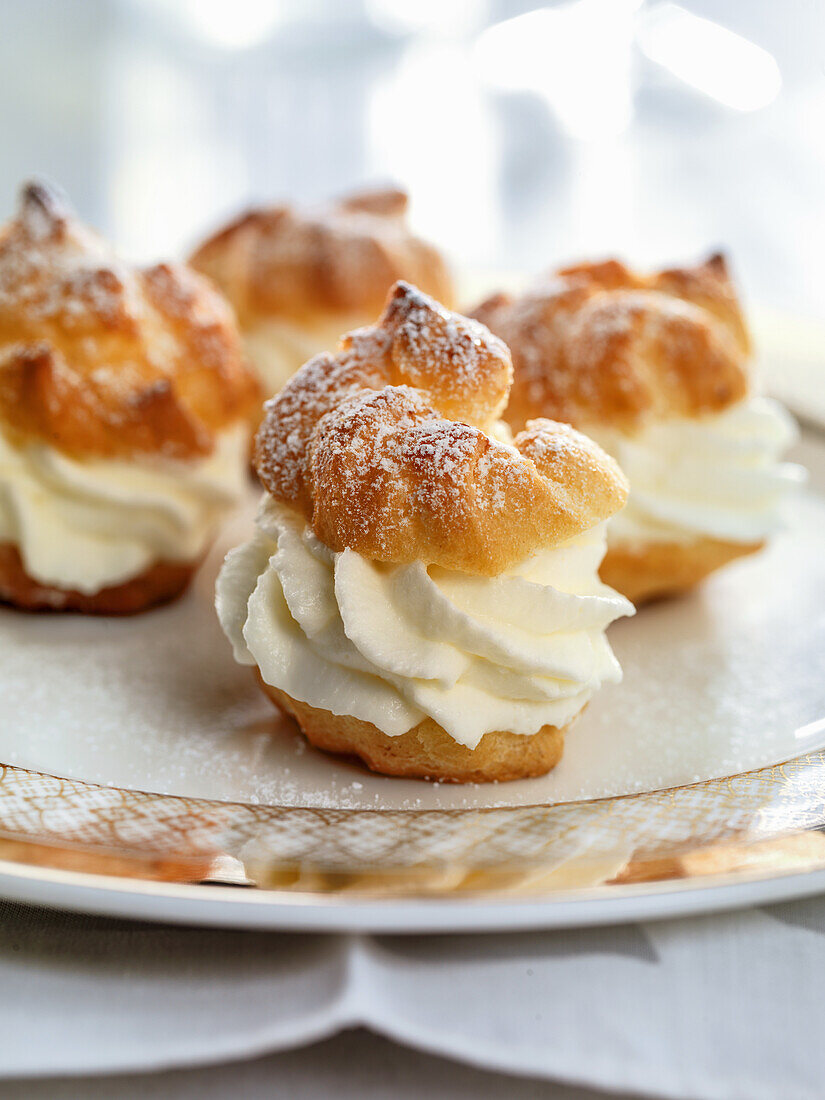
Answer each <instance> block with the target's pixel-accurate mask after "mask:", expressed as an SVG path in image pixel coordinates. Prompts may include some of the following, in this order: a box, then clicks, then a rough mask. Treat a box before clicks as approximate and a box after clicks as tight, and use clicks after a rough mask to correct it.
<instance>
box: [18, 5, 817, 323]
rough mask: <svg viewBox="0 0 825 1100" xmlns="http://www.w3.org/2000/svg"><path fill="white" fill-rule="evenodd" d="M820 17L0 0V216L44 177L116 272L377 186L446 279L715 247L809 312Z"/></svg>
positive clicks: (761, 284)
mask: <svg viewBox="0 0 825 1100" xmlns="http://www.w3.org/2000/svg"><path fill="white" fill-rule="evenodd" d="M824 45H825V4H823V3H820V2H818V0H783V2H781V3H780V2H778V0H738V2H737V0H717V2H712V0H701V2H693V0H683V2H682V3H680V4H678V5H677V4H675V3H672V2H670V0H646V2H641V0H568V2H565V3H555V4H548V5H544V6H542V5H540V4H538V3H537V0H532V2H531V0H476V2H467V0H0V72H2V79H1V80H0V88H2V110H0V206H1V207H2V213H3V216H4V217H5V216H6V215H7V214H9V213H10V212H11V210H12V208H13V204H14V201H15V192H16V189H17V187H18V184H19V182H20V181H21V180H22V179H24V178H25V177H27V176H29V175H30V174H31V173H34V172H39V173H45V174H47V175H49V176H51V177H53V178H54V179H55V180H57V181H59V182H60V183H62V184H63V186H64V187H65V188H66V189H67V190H68V191H69V193H70V195H71V196H72V198H73V200H74V202H75V204H76V206H77V207H78V209H79V210H80V212H81V213H82V215H83V217H84V218H86V219H87V220H89V221H91V222H92V223H94V224H96V225H97V226H98V227H99V228H100V229H101V230H103V232H104V233H106V234H107V235H109V236H110V237H111V238H112V239H113V240H114V241H115V242H116V244H117V245H118V246H119V247H120V248H121V249H122V250H124V251H125V252H126V253H127V254H128V255H130V256H132V257H134V258H136V259H140V260H149V259H157V258H161V257H163V256H173V255H182V254H185V252H186V250H187V249H188V248H189V247H190V246H191V245H192V244H193V243H195V242H196V241H197V240H198V238H199V237H200V236H201V235H202V234H203V233H204V232H205V231H206V230H208V229H210V228H212V227H214V226H216V225H217V224H218V223H219V222H220V221H221V219H222V218H224V217H225V216H226V215H228V214H230V213H234V212H236V211H237V210H238V209H239V208H242V207H244V206H245V205H247V204H249V203H250V202H253V201H257V200H276V199H284V198H288V199H294V200H299V201H311V200H316V199H320V198H323V197H325V196H328V195H330V194H334V193H337V192H340V191H343V190H346V189H347V188H350V187H353V186H356V185H359V184H363V183H367V182H375V181H386V180H393V181H396V182H398V183H400V184H402V185H404V186H405V187H406V188H407V189H408V190H409V191H410V192H411V194H412V198H413V210H412V219H413V223H414V224H415V226H416V228H418V229H419V230H420V231H421V232H422V233H424V234H426V235H428V236H429V237H431V238H432V239H433V240H435V241H436V242H438V243H439V244H441V245H442V246H443V247H444V248H445V249H446V250H447V251H448V253H449V254H450V256H451V257H452V259H453V261H454V262H455V264H456V265H457V266H459V267H463V268H466V269H468V270H474V271H477V272H478V271H508V272H509V271H525V272H532V271H536V270H540V269H542V268H545V267H548V266H549V265H551V264H555V263H557V262H561V261H569V260H574V259H579V258H583V257H598V256H602V255H605V254H608V253H616V254H619V255H621V256H623V257H624V258H626V259H628V260H630V261H632V262H635V263H639V264H647V263H652V262H657V261H663V262H666V263H672V262H676V261H681V260H687V259H691V258H694V257H697V256H699V255H700V254H702V253H703V252H704V251H706V250H707V249H709V248H712V247H716V246H723V247H724V248H726V249H728V250H729V251H730V253H731V255H732V258H733V261H734V270H735V272H736V274H737V277H738V278H739V280H740V282H741V283H742V284H743V285H744V287H745V290H746V292H747V294H748V297H749V298H750V299H751V301H757V302H759V303H763V304H766V305H770V306H773V307H775V308H781V309H785V310H789V311H792V312H794V313H795V314H797V315H802V316H807V317H809V318H816V317H818V316H820V315H822V313H823V307H825V278H823V275H824V274H825V186H824V184H825V67H824V66H825V62H824V61H823V58H825V51H824V50H823V46H824Z"/></svg>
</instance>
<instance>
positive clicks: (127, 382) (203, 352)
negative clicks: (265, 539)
mask: <svg viewBox="0 0 825 1100" xmlns="http://www.w3.org/2000/svg"><path fill="white" fill-rule="evenodd" d="M259 401H260V391H259V387H258V383H257V380H256V379H255V377H254V375H253V374H252V373H251V372H250V371H249V369H248V368H247V367H246V365H245V364H244V361H243V357H242V349H241V344H240V337H239V336H238V333H237V331H236V329H235V327H234V321H233V319H232V317H231V311H230V310H229V307H228V306H227V305H226V303H225V302H224V301H223V300H222V299H221V297H220V296H219V295H218V294H217V293H216V292H215V291H214V290H213V289H212V288H211V287H210V286H209V284H208V283H207V281H206V280H205V279H203V278H202V277H201V276H199V275H196V274H195V273H194V272H191V271H189V270H187V269H186V268H184V267H179V266H175V265H170V264H158V265H157V266H155V267H150V268H147V269H145V270H143V269H141V270H138V269H135V268H132V267H129V266H127V265H126V264H124V263H123V262H121V261H120V260H118V259H117V258H116V257H115V256H114V255H113V254H112V253H111V252H110V250H109V249H108V248H107V246H106V245H105V244H104V243H103V241H101V240H100V238H98V237H97V236H96V235H95V234H94V233H92V232H91V231H89V230H88V229H86V228H85V227H83V226H82V225H80V224H79V223H78V222H77V220H76V219H75V217H74V216H73V214H72V212H71V210H70V209H69V208H68V206H67V204H66V202H65V199H64V198H63V197H62V195H61V194H60V193H59V192H58V191H57V190H55V189H54V188H52V187H50V186H48V185H46V184H43V183H31V184H29V185H28V186H26V187H25V188H24V189H23V192H22V198H21V204H20V209H19V212H18V214H17V217H16V218H15V219H14V220H12V221H11V222H9V223H8V224H7V225H5V226H4V227H2V228H0V600H2V601H4V602H6V603H10V604H14V605H16V606H18V607H20V608H26V609H30V610H40V609H49V610H67V611H69V610H70V611H81V612H87V613H92V614H127V613H131V612H136V611H141V610H143V609H144V608H146V607H149V606H151V605H153V604H157V603H162V602H164V601H167V600H170V599H172V598H174V597H175V596H177V595H178V594H179V593H180V592H182V591H183V589H184V588H185V587H186V585H187V584H188V582H189V580H190V578H191V576H192V574H193V572H194V569H195V567H196V565H197V564H198V562H199V561H200V559H201V558H202V556H203V554H204V553H205V551H206V549H207V547H208V545H209V542H210V539H211V536H212V534H213V531H214V529H215V527H216V524H217V523H218V522H219V521H220V520H221V519H222V517H223V516H224V515H225V514H226V512H227V510H228V509H229V508H231V507H232V506H233V505H234V504H235V503H236V501H237V500H238V498H239V496H240V494H241V492H242V489H243V486H244V480H245V478H246V476H247V473H246V471H247V461H248V454H249V439H250V436H251V432H252V427H253V424H254V418H255V416H256V414H257V410H258V408H259Z"/></svg>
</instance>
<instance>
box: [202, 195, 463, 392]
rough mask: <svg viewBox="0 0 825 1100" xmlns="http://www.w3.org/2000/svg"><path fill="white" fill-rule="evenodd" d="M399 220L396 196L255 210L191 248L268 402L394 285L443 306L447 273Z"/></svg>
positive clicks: (373, 312) (400, 200)
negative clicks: (406, 284) (222, 299)
mask: <svg viewBox="0 0 825 1100" xmlns="http://www.w3.org/2000/svg"><path fill="white" fill-rule="evenodd" d="M406 212H407V196H406V195H405V194H404V192H403V191H398V190H382V191H369V192H363V193H359V194H354V195H351V196H349V197H347V198H342V199H338V200H336V201H334V202H330V203H327V204H326V205H324V206H320V207H318V208H316V209H307V210H296V209H293V208H292V207H288V206H278V207H271V208H268V209H259V210H253V211H251V212H249V213H247V214H244V215H243V216H242V217H240V218H238V219H237V220H236V221H234V222H232V223H231V224H229V225H228V226H226V227H225V228H223V229H221V230H220V231H219V232H218V233H216V234H215V235H214V236H212V237H210V238H209V240H207V241H205V242H204V244H202V245H201V246H200V248H198V249H197V251H196V252H195V253H194V255H193V256H192V260H191V263H192V265H193V266H194V267H195V268H196V269H197V270H199V271H201V272H203V273H204V274H205V275H208V276H209V277H210V278H211V279H213V280H214V281H215V282H216V283H217V285H218V286H219V287H220V289H221V290H222V291H223V292H224V294H225V295H226V296H227V298H228V299H229V301H230V302H231V303H232V306H233V307H234V309H235V312H236V314H237V317H238V321H239V324H240V326H241V331H242V333H243V336H244V340H245V342H246V348H247V352H248V354H249V357H250V359H251V361H252V363H253V364H254V365H255V367H256V369H257V371H258V373H259V376H260V378H261V382H262V383H263V386H264V389H265V390H266V391H267V393H268V394H271V393H276V392H277V391H278V390H279V389H280V388H281V387H282V386H283V385H284V383H285V382H286V381H287V379H288V378H289V377H290V376H291V375H293V374H294V373H295V371H296V370H297V369H298V368H299V367H300V366H302V365H303V364H304V363H305V362H306V361H307V360H308V359H310V358H312V356H313V355H316V354H318V352H321V351H329V350H332V349H334V348H335V347H337V345H338V339H339V337H340V335H341V333H342V332H349V331H350V330H351V329H355V328H359V327H360V326H361V325H366V324H369V323H371V322H372V321H374V320H375V318H376V317H377V316H378V314H379V313H380V311H381V308H382V307H383V304H384V299H385V298H386V296H387V291H388V290H389V288H390V287H391V286H392V284H393V283H394V282H395V281H396V280H397V279H408V280H409V281H410V282H413V283H415V284H416V285H417V286H420V287H421V288H422V289H423V290H425V291H426V292H428V293H430V294H433V295H434V296H435V297H437V298H438V299H439V300H440V301H443V302H446V303H447V304H448V305H449V304H450V302H451V299H452V296H453V294H452V283H451V279H450V274H449V271H448V270H447V266H446V264H445V263H444V260H443V258H442V257H441V255H440V253H439V252H438V251H437V250H436V249H435V248H434V247H433V246H432V245H430V244H427V243H426V242H424V241H422V240H420V239H419V238H418V237H416V236H414V235H413V234H412V233H411V232H410V229H409V227H408V225H407V221H406Z"/></svg>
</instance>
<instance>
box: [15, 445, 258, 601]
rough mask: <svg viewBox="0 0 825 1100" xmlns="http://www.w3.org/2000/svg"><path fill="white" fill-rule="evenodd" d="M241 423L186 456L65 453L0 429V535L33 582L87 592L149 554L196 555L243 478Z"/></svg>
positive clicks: (127, 574) (130, 570) (154, 557)
mask: <svg viewBox="0 0 825 1100" xmlns="http://www.w3.org/2000/svg"><path fill="white" fill-rule="evenodd" d="M248 452H249V429H248V427H247V426H246V425H245V424H244V425H238V426H234V427H232V428H231V429H229V430H226V431H224V432H222V433H220V434H219V435H218V439H217V444H216V446H215V449H214V451H213V452H212V454H210V455H209V456H208V457H206V458H204V459H201V460H198V461H195V462H176V461H162V460H151V461H150V460H148V459H147V460H144V461H142V462H137V461H128V462H127V461H122V460H103V459H86V460H78V459H74V458H70V457H69V456H67V455H64V454H62V453H61V452H60V451H57V450H55V449H54V448H53V447H49V446H47V445H45V444H42V443H36V442H33V443H29V444H27V445H24V446H22V447H18V446H14V445H12V443H11V442H10V441H9V440H8V439H7V438H6V437H4V435H3V434H2V432H0V543H12V544H13V545H14V546H16V547H18V549H19V552H20V556H21V558H22V560H23V565H24V566H25V569H26V572H27V573H28V574H29V576H30V577H33V578H34V579H35V580H36V581H38V582H40V583H41V584H47V585H55V586H58V587H60V588H65V589H74V590H76V591H79V592H83V593H86V594H94V593H95V592H99V591H100V590H101V589H102V588H106V587H108V586H110V585H116V584H120V583H122V582H125V581H127V580H129V579H130V578H132V577H135V576H137V575H138V574H140V573H142V572H143V571H144V570H145V569H147V568H148V567H149V566H151V565H153V564H154V563H155V562H158V561H180V562H188V561H195V560H197V558H199V557H200V555H201V554H202V553H203V551H204V550H205V549H206V546H207V544H208V543H209V541H210V539H211V537H212V535H213V533H214V529H215V527H216V525H217V523H218V522H219V521H220V519H221V518H222V517H223V516H224V514H225V513H226V511H227V510H228V509H229V508H230V507H232V506H233V505H234V504H236V503H237V502H238V500H240V498H241V494H242V492H243V489H244V485H245V482H246V479H247V477H248V465H247V456H248Z"/></svg>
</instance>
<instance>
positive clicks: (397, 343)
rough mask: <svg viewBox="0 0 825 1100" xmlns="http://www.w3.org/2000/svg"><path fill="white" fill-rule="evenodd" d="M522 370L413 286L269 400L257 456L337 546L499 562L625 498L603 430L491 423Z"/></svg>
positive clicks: (270, 485) (577, 528)
mask: <svg viewBox="0 0 825 1100" xmlns="http://www.w3.org/2000/svg"><path fill="white" fill-rule="evenodd" d="M511 379H512V367H511V362H510V354H509V352H508V350H507V348H506V346H505V345H504V344H503V343H502V342H501V340H499V339H497V338H496V337H495V336H493V335H492V334H491V333H490V332H489V331H488V330H487V329H486V328H485V327H484V326H483V325H480V324H479V323H478V322H476V321H472V320H470V319H469V318H466V317H462V316H461V315H460V314H457V313H451V312H450V311H449V310H447V309H445V308H444V307H443V306H441V305H439V304H438V303H437V302H435V301H434V300H433V299H432V298H429V297H427V296H426V295H425V294H422V293H421V291H419V290H417V289H416V288H415V287H412V286H410V285H409V284H408V283H397V284H396V285H395V286H394V287H393V288H392V290H391V292H390V296H389V299H388V301H387V305H386V308H385V310H384V313H383V315H382V316H381V318H380V320H379V321H378V323H377V324H376V325H374V326H372V327H369V328H363V329H359V330H358V331H356V332H352V333H350V334H349V335H348V336H345V337H344V338H343V340H342V341H341V346H340V350H339V351H338V352H337V353H336V354H334V355H330V354H328V353H323V354H322V355H318V356H316V357H315V358H314V359H311V360H310V361H309V362H308V363H306V364H305V365H304V366H303V367H302V368H301V370H299V371H298V373H297V374H296V375H294V376H293V378H292V379H291V381H290V382H289V383H288V384H287V386H286V388H285V389H283V390H282V391H281V392H280V393H279V394H278V395H277V396H276V397H274V398H273V399H272V400H271V401H269V402H267V404H266V416H265V418H264V422H263V424H262V425H261V428H260V430H259V432H258V436H257V439H256V446H255V465H256V468H257V471H258V474H259V476H260V478H261V481H262V482H263V484H264V486H265V487H266V488H267V489H268V490H269V492H270V493H271V494H272V495H273V496H274V497H275V498H276V499H278V500H282V501H285V502H287V503H288V504H291V505H292V506H293V507H294V508H296V509H297V510H298V511H300V512H301V513H302V514H303V515H304V516H305V518H306V519H307V520H308V521H309V523H310V524H311V526H312V528H313V530H314V531H315V533H316V534H317V536H318V537H319V538H320V539H321V540H322V541H323V542H324V543H326V545H327V546H329V547H331V548H332V549H333V550H343V549H344V548H345V547H350V548H351V549H353V550H356V551H358V553H360V554H363V555H364V556H365V557H368V558H371V559H373V560H375V561H384V562H410V561H416V560H420V561H423V562H425V563H426V564H436V565H441V566H444V567H446V568H449V569H459V570H462V571H464V572H467V573H480V574H485V575H488V576H489V575H494V574H496V573H499V572H501V571H502V570H504V569H506V568H508V567H509V566H511V565H514V564H515V563H517V562H519V561H521V560H523V559H524V558H526V557H527V556H528V555H529V554H531V553H532V552H534V551H536V550H538V549H540V548H542V547H549V546H553V545H556V544H558V543H561V542H563V541H565V540H567V539H569V538H572V537H573V536H575V535H577V534H579V533H581V532H582V531H585V530H587V529H588V528H590V527H592V526H594V525H595V524H597V523H599V522H600V521H601V520H603V519H606V518H607V517H608V516H610V515H612V514H613V513H614V512H616V511H617V510H618V509H619V508H620V507H621V506H622V505H623V504H624V501H625V498H626V494H627V485H626V482H625V479H624V477H623V475H622V474H621V472H620V471H619V468H618V467H617V466H616V464H615V463H614V462H613V460H612V459H610V458H608V457H607V455H605V454H604V453H603V452H602V451H601V450H600V449H599V448H598V447H597V446H596V444H595V443H593V442H592V441H591V440H589V439H587V438H586V437H585V436H582V435H580V434H579V433H578V432H576V431H574V430H573V429H572V428H570V427H568V426H567V425H563V424H555V423H553V422H552V421H549V420H536V421H533V422H532V423H531V424H529V425H528V426H527V429H526V430H525V431H524V432H522V433H521V434H520V435H518V436H517V437H516V439H515V441H514V442H515V446H512V447H511V446H508V445H506V444H503V443H500V442H497V441H496V440H494V439H492V438H490V436H489V435H488V434H487V431H488V430H489V429H490V428H492V426H493V425H494V423H495V421H496V420H497V419H498V417H499V416H500V415H501V411H502V409H503V408H504V405H505V403H506V401H507V394H508V390H509V388H510V382H511Z"/></svg>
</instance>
